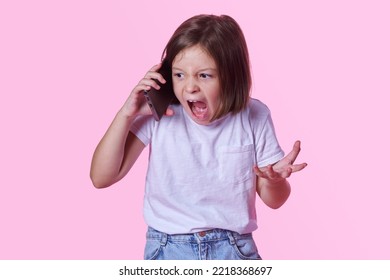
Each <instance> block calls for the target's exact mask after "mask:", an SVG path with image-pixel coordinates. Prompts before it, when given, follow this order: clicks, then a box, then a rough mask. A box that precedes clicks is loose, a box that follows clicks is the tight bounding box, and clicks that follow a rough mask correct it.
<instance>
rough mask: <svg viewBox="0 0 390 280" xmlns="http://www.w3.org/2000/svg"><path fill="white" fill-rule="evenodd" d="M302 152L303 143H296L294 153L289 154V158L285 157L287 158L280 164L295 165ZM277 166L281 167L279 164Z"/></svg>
mask: <svg viewBox="0 0 390 280" xmlns="http://www.w3.org/2000/svg"><path fill="white" fill-rule="evenodd" d="M300 151H301V142H300V141H295V143H294V146H293V149H292V151H291V152H289V153H288V154H287V156H285V158H284V159H283V160H282V161H280V163H283V164H286V163H288V164H290V165H293V164H294V162H295V160H296V159H297V157H298V155H299V152H300ZM277 166H279V165H278V164H277Z"/></svg>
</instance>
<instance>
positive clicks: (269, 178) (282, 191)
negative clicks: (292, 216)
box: [253, 141, 307, 209]
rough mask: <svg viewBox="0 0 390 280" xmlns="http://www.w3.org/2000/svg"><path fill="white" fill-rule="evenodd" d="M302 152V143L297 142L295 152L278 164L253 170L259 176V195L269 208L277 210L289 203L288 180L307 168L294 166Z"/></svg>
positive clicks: (304, 165)
mask: <svg viewBox="0 0 390 280" xmlns="http://www.w3.org/2000/svg"><path fill="white" fill-rule="evenodd" d="M300 150H301V148H300V142H299V141H296V142H295V144H294V147H293V150H292V151H291V152H290V153H289V154H288V155H287V156H285V157H284V158H283V159H281V160H280V161H278V162H277V163H276V164H274V165H268V166H267V167H262V168H259V167H257V166H255V167H254V168H253V170H254V172H255V173H256V175H257V182H256V187H257V189H256V190H257V193H258V194H259V196H260V198H261V199H262V200H263V201H264V203H265V204H266V205H267V206H269V207H271V208H273V209H277V208H279V207H281V206H282V205H283V204H284V203H285V202H286V201H287V199H288V197H289V195H290V192H291V187H290V184H289V182H288V181H287V178H288V177H290V175H291V173H293V172H297V171H300V170H302V169H304V168H305V167H306V166H307V164H306V163H301V164H294V161H295V159H296V158H297V156H298V154H299V152H300Z"/></svg>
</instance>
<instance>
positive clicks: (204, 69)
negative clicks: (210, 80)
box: [172, 67, 217, 72]
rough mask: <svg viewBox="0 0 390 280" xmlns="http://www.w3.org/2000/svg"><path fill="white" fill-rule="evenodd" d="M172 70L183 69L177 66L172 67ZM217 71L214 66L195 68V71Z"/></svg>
mask: <svg viewBox="0 0 390 280" xmlns="http://www.w3.org/2000/svg"><path fill="white" fill-rule="evenodd" d="M172 70H179V71H183V70H182V69H181V68H178V67H172ZM210 70H211V71H217V69H216V68H212V67H209V68H202V69H199V70H197V72H202V71H210Z"/></svg>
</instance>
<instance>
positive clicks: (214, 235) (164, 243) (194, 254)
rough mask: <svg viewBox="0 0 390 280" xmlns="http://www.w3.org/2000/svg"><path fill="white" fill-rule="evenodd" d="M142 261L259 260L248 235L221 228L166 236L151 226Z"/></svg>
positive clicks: (253, 243) (252, 241)
mask: <svg viewBox="0 0 390 280" xmlns="http://www.w3.org/2000/svg"><path fill="white" fill-rule="evenodd" d="M144 259H145V260H261V257H260V255H259V254H258V252H257V247H256V244H255V242H254V240H253V237H252V234H251V233H248V234H238V233H237V232H232V231H228V230H222V229H213V230H208V231H201V232H197V233H192V234H172V235H170V234H166V233H163V232H160V231H157V230H155V229H153V228H151V227H149V228H148V232H147V234H146V246H145V255H144Z"/></svg>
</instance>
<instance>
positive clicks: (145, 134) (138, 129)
mask: <svg viewBox="0 0 390 280" xmlns="http://www.w3.org/2000/svg"><path fill="white" fill-rule="evenodd" d="M155 124H156V121H155V120H154V119H153V117H152V116H139V117H137V118H136V119H135V120H134V122H133V123H132V124H131V126H130V131H131V132H132V133H133V134H134V135H135V136H137V138H138V139H139V140H141V142H142V143H144V145H145V146H147V145H148V144H149V143H150V139H151V138H152V132H153V128H154V126H155Z"/></svg>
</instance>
